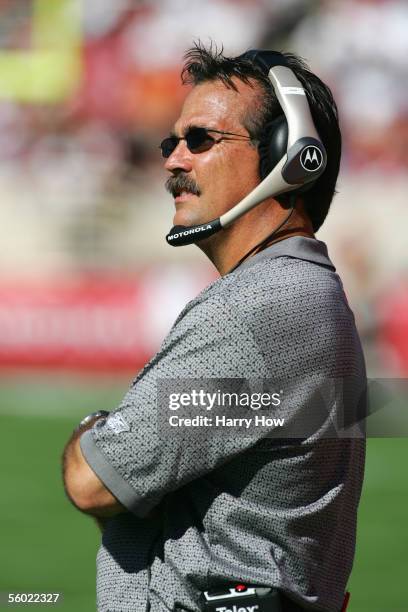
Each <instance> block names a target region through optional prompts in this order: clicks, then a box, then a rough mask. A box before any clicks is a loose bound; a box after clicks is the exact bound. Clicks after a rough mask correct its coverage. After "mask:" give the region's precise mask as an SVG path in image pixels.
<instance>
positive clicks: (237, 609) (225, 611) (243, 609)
mask: <svg viewBox="0 0 408 612" xmlns="http://www.w3.org/2000/svg"><path fill="white" fill-rule="evenodd" d="M215 610H216V612H256V610H259V606H258V604H256V605H255V606H236V605H235V604H234V605H233V606H232V608H226V607H225V606H220V607H219V608H215Z"/></svg>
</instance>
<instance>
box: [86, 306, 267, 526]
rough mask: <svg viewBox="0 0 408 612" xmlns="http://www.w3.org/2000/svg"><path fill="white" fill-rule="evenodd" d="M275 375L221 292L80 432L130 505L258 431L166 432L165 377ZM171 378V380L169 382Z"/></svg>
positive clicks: (94, 462)
mask: <svg viewBox="0 0 408 612" xmlns="http://www.w3.org/2000/svg"><path fill="white" fill-rule="evenodd" d="M267 376H268V371H267V367H266V365H265V360H264V357H263V355H262V352H261V350H260V348H259V346H258V344H257V342H256V341H255V339H254V337H253V334H252V333H251V330H250V329H249V328H248V326H247V325H246V324H245V322H244V321H243V320H242V317H240V316H239V315H238V313H237V312H234V309H233V307H232V306H231V304H230V303H229V304H227V303H226V302H225V301H224V299H223V298H222V297H221V296H218V295H217V296H212V297H210V298H208V299H207V300H205V301H203V302H199V303H196V304H195V305H193V306H192V307H191V308H187V309H186V310H185V311H184V315H183V314H182V315H181V316H180V317H179V319H178V320H177V322H176V324H175V326H174V327H173V329H172V330H171V332H170V334H169V335H168V336H167V338H166V339H165V341H164V343H163V345H162V348H161V350H160V352H159V353H158V354H157V355H156V356H155V357H153V359H152V360H151V361H150V362H149V364H148V365H147V366H146V367H145V369H144V370H143V371H142V373H141V375H139V377H138V378H137V379H136V381H135V383H134V384H133V386H132V387H131V388H130V390H129V391H128V393H127V395H126V396H125V398H124V400H123V402H122V403H121V405H120V406H119V408H118V409H117V410H116V411H114V412H113V413H111V415H110V416H109V417H108V419H106V420H100V421H98V422H97V423H96V424H95V425H94V427H93V428H92V429H90V430H88V431H86V432H85V433H84V434H83V435H82V436H81V440H80V444H81V449H82V453H83V455H84V457H85V459H86V461H87V462H88V463H89V465H90V466H91V468H92V469H93V470H94V472H95V473H96V474H97V476H98V477H99V478H100V479H101V480H102V482H103V483H104V484H105V486H106V487H107V488H108V489H109V490H110V491H111V492H112V494H113V495H115V497H116V498H117V499H118V500H119V501H120V502H121V503H122V504H123V505H124V506H125V507H126V508H127V509H128V510H129V511H131V512H134V513H135V514H136V515H138V516H141V517H143V516H145V515H146V514H148V513H149V511H150V510H151V509H152V508H153V507H154V506H155V505H157V504H158V503H159V502H160V500H161V499H162V498H163V497H164V496H165V495H166V494H167V493H170V492H172V491H174V490H176V489H178V488H180V487H182V486H183V485H185V484H187V483H189V482H191V481H192V480H194V479H197V478H200V477H202V476H204V475H205V474H207V473H208V472H210V471H212V470H214V469H216V468H217V467H219V466H220V465H222V464H223V463H225V462H227V461H229V460H230V459H232V458H233V457H234V456H236V455H237V454H239V453H241V452H244V451H245V450H247V449H248V448H250V447H251V446H253V445H254V444H255V443H256V442H257V439H256V436H254V435H252V434H251V436H248V437H246V436H243V435H238V436H234V435H231V436H224V435H223V436H214V437H212V436H210V435H204V436H202V435H197V436H190V437H189V438H188V439H184V438H183V436H181V435H178V434H177V435H174V436H172V437H170V436H169V435H165V436H163V435H161V432H160V427H159V425H160V424H159V418H158V406H157V388H158V380H159V379H170V381H172V380H174V381H177V380H178V379H201V378H202V379H204V378H205V379H226V378H234V379H235V378H238V379H254V378H256V379H260V378H264V377H267ZM170 381H169V382H170Z"/></svg>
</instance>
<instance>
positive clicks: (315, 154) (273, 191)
mask: <svg viewBox="0 0 408 612" xmlns="http://www.w3.org/2000/svg"><path fill="white" fill-rule="evenodd" d="M240 57H241V58H242V59H249V60H251V61H252V62H253V63H254V64H256V65H257V66H258V67H260V68H261V69H262V70H263V71H264V72H266V74H267V75H268V77H269V80H270V82H271V85H272V87H273V89H274V91H275V94H276V97H277V99H278V101H279V103H280V106H281V108H282V110H283V112H284V115H285V119H286V122H287V128H288V137H287V144H286V147H285V149H286V150H283V151H281V155H279V157H280V160H279V161H278V162H277V163H276V164H275V166H274V167H273V168H272V170H271V172H270V173H269V174H268V175H267V176H266V177H265V178H264V179H263V181H261V183H259V185H257V186H256V187H255V189H253V190H252V191H251V192H250V193H249V194H248V195H247V196H245V198H244V199H243V200H241V201H240V202H238V203H237V204H236V205H235V206H234V207H233V208H231V209H230V210H229V211H227V212H226V213H224V214H223V215H221V217H219V218H217V219H213V220H211V221H208V222H207V223H201V224H199V225H192V226H189V227H188V226H184V225H176V226H174V227H173V228H172V229H171V230H170V232H169V233H168V234H167V236H166V240H167V242H168V243H169V244H171V245H172V246H183V245H186V244H193V243H195V242H198V241H199V240H203V239H204V238H208V237H209V236H212V235H213V234H215V233H216V232H218V231H220V230H221V229H223V228H226V227H228V226H229V225H231V223H233V222H234V221H236V220H237V219H238V218H239V217H241V216H242V215H243V214H245V213H246V212H248V211H249V210H251V209H252V208H254V207H255V206H256V205H257V204H260V203H261V202H263V201H264V200H265V199H266V198H270V197H272V196H277V195H280V194H282V193H287V192H294V191H295V190H299V189H302V188H303V187H304V186H305V185H308V184H310V183H314V182H315V181H316V180H317V179H318V178H319V176H321V174H322V173H323V172H324V170H325V168H326V163H327V156H326V150H325V148H324V146H323V143H322V142H321V140H320V137H319V135H318V133H317V130H316V127H315V125H314V122H313V119H312V115H311V112H310V107H309V103H308V101H307V97H306V92H305V90H304V88H303V86H302V84H301V83H300V81H299V79H298V78H297V77H296V75H295V74H294V72H293V70H292V69H291V68H290V67H289V65H288V62H287V60H286V58H285V56H284V55H282V54H281V53H278V52H275V51H263V50H262V51H261V50H255V49H254V50H251V51H247V52H246V53H244V54H243V55H242V56H240ZM272 138H273V136H272ZM271 146H272V147H274V148H275V155H276V149H277V148H278V149H279V146H281V145H278V144H277V143H274V142H271Z"/></svg>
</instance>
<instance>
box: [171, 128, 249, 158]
mask: <svg viewBox="0 0 408 612" xmlns="http://www.w3.org/2000/svg"><path fill="white" fill-rule="evenodd" d="M211 133H215V134H223V136H222V137H221V138H218V140H216V139H215V138H213V137H212V136H211ZM224 135H225V136H236V137H238V138H244V139H245V140H251V137H250V136H245V135H244V134H234V132H222V131H221V130H211V129H207V128H204V127H192V128H190V129H189V130H188V131H187V132H186V134H185V136H181V137H180V138H179V137H178V136H169V137H168V138H165V139H164V140H162V142H161V143H160V148H161V152H162V156H163V157H164V158H168V157H170V155H171V154H172V153H173V151H174V150H175V149H176V147H177V145H178V143H179V142H180V140H185V141H186V145H187V148H188V150H189V151H191V153H204V151H208V150H209V149H211V147H213V146H214V145H215V144H218V143H219V142H221V140H235V138H224Z"/></svg>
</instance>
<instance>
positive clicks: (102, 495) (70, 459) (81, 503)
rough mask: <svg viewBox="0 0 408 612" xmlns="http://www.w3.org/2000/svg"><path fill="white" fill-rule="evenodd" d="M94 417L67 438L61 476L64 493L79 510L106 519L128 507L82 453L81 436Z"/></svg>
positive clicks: (91, 423)
mask: <svg viewBox="0 0 408 612" xmlns="http://www.w3.org/2000/svg"><path fill="white" fill-rule="evenodd" d="M96 420H97V419H95V420H93V421H91V422H90V423H88V424H87V425H86V426H85V427H82V428H81V429H80V430H79V431H75V432H74V433H73V434H72V436H71V438H70V440H69V441H68V443H67V445H66V447H65V450H64V454H63V461H62V463H63V479H64V487H65V492H66V494H67V496H68V498H69V499H70V501H71V502H72V503H73V504H74V506H76V508H78V510H81V512H84V513H85V514H90V515H91V516H95V517H97V518H108V517H111V516H115V515H116V514H120V513H121V512H127V510H126V508H124V506H122V504H120V503H119V502H118V500H117V499H116V497H114V496H113V495H112V493H111V492H110V491H109V490H108V489H107V488H106V487H105V485H104V484H103V482H102V481H101V480H100V479H99V478H98V477H97V475H96V474H95V472H94V471H93V470H92V469H91V468H90V467H89V465H88V463H87V462H86V460H85V458H84V456H83V454H82V451H81V447H80V444H79V440H80V437H81V435H82V434H83V433H84V431H86V430H87V429H90V428H91V427H92V425H93V424H94V423H95V421H96Z"/></svg>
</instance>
